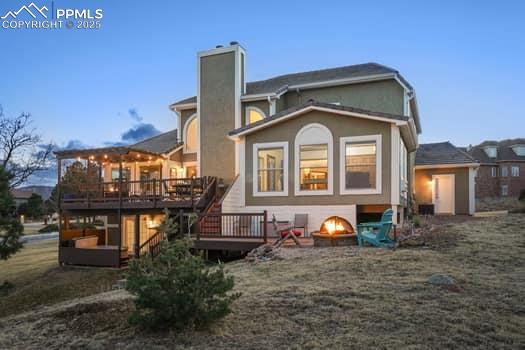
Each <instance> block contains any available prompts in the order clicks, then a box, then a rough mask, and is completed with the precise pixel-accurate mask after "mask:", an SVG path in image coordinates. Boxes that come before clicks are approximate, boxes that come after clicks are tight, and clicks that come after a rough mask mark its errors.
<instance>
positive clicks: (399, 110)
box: [277, 80, 404, 115]
mask: <svg viewBox="0 0 525 350" xmlns="http://www.w3.org/2000/svg"><path fill="white" fill-rule="evenodd" d="M403 96H404V90H403V88H402V87H401V86H400V85H399V84H398V83H397V82H396V81H395V80H384V81H376V82H369V83H361V84H351V85H340V86H332V87H324V88H316V89H306V90H300V91H299V92H297V91H295V90H293V91H289V92H287V93H286V94H284V95H283V96H282V97H281V100H283V103H281V104H278V105H277V107H278V108H284V109H286V108H289V107H293V106H295V105H299V104H302V103H305V102H307V101H308V100H309V99H312V98H313V99H315V100H316V101H319V102H326V103H340V104H341V105H345V106H351V107H358V108H363V109H368V110H371V111H376V112H385V113H392V114H398V115H403ZM278 111H279V110H278Z"/></svg>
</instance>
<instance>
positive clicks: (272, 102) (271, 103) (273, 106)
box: [268, 99, 277, 115]
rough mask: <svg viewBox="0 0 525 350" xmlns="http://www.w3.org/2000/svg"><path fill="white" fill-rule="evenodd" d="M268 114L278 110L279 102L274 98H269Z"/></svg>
mask: <svg viewBox="0 0 525 350" xmlns="http://www.w3.org/2000/svg"><path fill="white" fill-rule="evenodd" d="M268 104H269V106H268V111H269V113H268V115H274V114H275V112H276V111H277V102H276V101H275V100H274V99H273V100H272V99H268Z"/></svg>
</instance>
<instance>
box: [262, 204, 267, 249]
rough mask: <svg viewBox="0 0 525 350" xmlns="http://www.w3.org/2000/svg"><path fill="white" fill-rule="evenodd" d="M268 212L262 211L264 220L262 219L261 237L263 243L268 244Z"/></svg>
mask: <svg viewBox="0 0 525 350" xmlns="http://www.w3.org/2000/svg"><path fill="white" fill-rule="evenodd" d="M267 221H268V212H267V211H266V210H265V211H264V219H263V237H264V243H265V244H266V243H268V224H267Z"/></svg>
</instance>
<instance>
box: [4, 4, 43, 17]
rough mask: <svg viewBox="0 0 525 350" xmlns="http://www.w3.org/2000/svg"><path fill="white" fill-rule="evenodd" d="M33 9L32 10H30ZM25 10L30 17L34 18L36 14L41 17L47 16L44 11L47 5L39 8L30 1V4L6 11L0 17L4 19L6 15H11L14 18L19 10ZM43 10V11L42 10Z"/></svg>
mask: <svg viewBox="0 0 525 350" xmlns="http://www.w3.org/2000/svg"><path fill="white" fill-rule="evenodd" d="M31 10H33V11H34V12H33V11H31ZM23 11H25V12H27V13H29V15H31V17H33V18H35V19H36V15H35V13H36V14H40V15H41V16H42V17H44V18H47V15H46V13H45V12H47V11H48V9H47V7H46V6H42V7H41V8H39V7H38V6H36V5H35V3H34V2H32V3H31V4H29V6H26V5H24V6H22V7H21V8H20V9H19V10H18V11H8V12H7V13H6V14H5V15H4V16H2V17H1V18H2V19H6V18H7V17H11V18H13V19H15V18H16V17H17V16H18V15H19V14H20V13H21V12H23ZM44 11H45V12H44Z"/></svg>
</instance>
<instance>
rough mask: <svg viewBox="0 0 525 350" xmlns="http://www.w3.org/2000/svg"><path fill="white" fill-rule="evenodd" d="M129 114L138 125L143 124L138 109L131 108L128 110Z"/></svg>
mask: <svg viewBox="0 0 525 350" xmlns="http://www.w3.org/2000/svg"><path fill="white" fill-rule="evenodd" d="M128 114H129V116H130V117H131V119H133V120H134V121H136V122H137V123H142V120H143V119H142V117H141V116H140V115H139V113H138V112H137V109H136V108H130V109H129V110H128Z"/></svg>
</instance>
